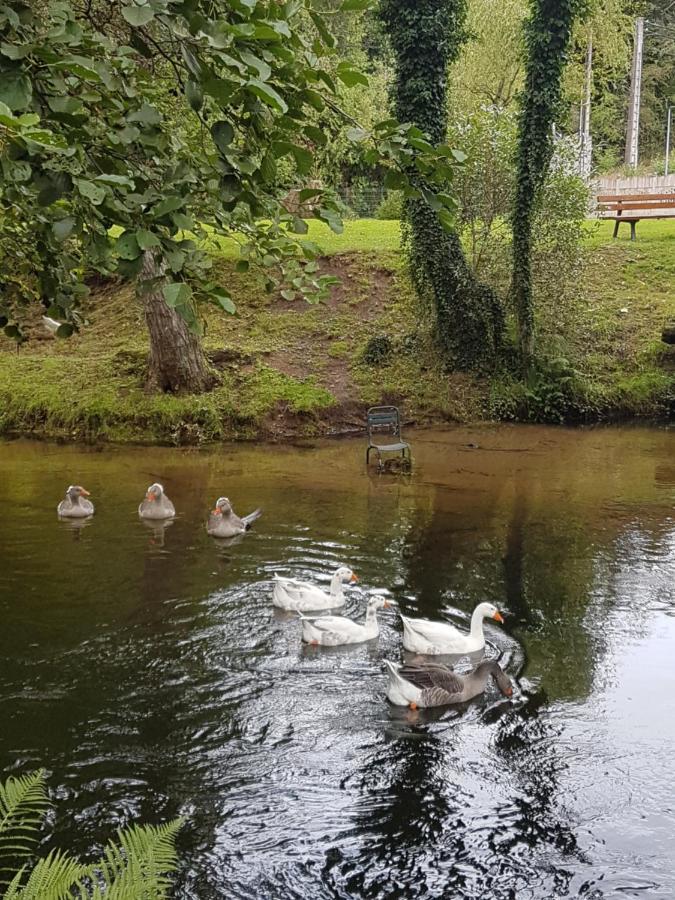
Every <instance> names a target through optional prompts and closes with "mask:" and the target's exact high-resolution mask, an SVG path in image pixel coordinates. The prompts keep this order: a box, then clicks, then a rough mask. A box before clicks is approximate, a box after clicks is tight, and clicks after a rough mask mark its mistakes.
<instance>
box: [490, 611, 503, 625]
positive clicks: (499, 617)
mask: <svg viewBox="0 0 675 900" xmlns="http://www.w3.org/2000/svg"><path fill="white" fill-rule="evenodd" d="M492 618H493V619H494V620H495V622H501V623H502V625H503V624H504V619H503V618H502V614H501V613H500V612H499V611H497V612H496V613H495V614H494V616H493V617H492Z"/></svg>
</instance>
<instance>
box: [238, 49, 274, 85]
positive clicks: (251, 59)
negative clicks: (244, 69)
mask: <svg viewBox="0 0 675 900" xmlns="http://www.w3.org/2000/svg"><path fill="white" fill-rule="evenodd" d="M239 56H240V57H241V58H242V60H243V61H244V62H245V63H246V65H247V66H248V67H249V68H250V69H255V71H256V72H257V73H258V77H259V78H260V79H261V80H262V81H267V79H268V78H269V77H270V75H271V74H272V69H271V68H270V67H269V66H268V65H267V63H266V62H265V61H264V60H262V59H260V57H259V56H255V54H253V53H249V51H248V50H240V51H239Z"/></svg>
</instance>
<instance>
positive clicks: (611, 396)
mask: <svg viewBox="0 0 675 900" xmlns="http://www.w3.org/2000/svg"><path fill="white" fill-rule="evenodd" d="M610 227H611V226H610V225H609V224H603V225H601V226H599V227H598V228H593V229H592V230H591V231H590V233H589V238H588V242H589V247H590V249H591V258H590V261H589V265H588V266H587V270H586V279H585V283H584V285H583V286H580V291H581V292H582V295H583V300H584V305H583V310H584V312H583V317H584V319H583V322H582V324H581V327H580V330H579V335H578V341H577V342H578V343H579V345H580V346H577V347H573V346H571V344H572V343H574V342H573V341H570V347H569V351H570V352H569V353H568V354H565V357H564V358H560V359H555V360H551V361H548V362H546V363H545V364H543V365H542V366H541V367H540V370H539V371H537V372H535V373H533V374H532V376H531V378H530V379H529V381H528V382H527V383H522V382H519V381H517V380H515V379H514V378H513V377H512V376H509V375H508V374H501V375H499V376H494V377H493V378H491V379H489V378H485V379H478V378H474V377H471V376H467V375H462V374H458V373H449V374H448V373H447V372H445V371H444V370H443V367H442V365H441V363H440V361H439V359H438V356H437V354H436V351H435V349H434V347H433V345H432V342H431V341H430V339H429V336H428V332H427V329H426V326H425V324H424V322H420V320H419V313H418V309H417V306H416V303H415V302H414V298H413V295H412V290H411V288H410V284H409V282H408V280H407V278H406V276H405V274H404V272H403V271H402V268H401V255H400V253H399V252H398V241H399V230H398V223H394V222H380V221H360V222H352V223H348V224H347V227H346V229H345V233H344V234H343V235H341V236H335V235H332V233H331V232H329V231H328V230H327V229H323V228H322V227H321V226H316V225H313V226H312V234H311V237H312V238H313V239H315V240H318V242H319V243H320V244H321V245H322V247H323V248H324V251H325V253H326V256H325V258H324V260H323V267H324V269H325V270H326V271H327V272H330V273H331V274H337V275H339V277H340V278H341V282H342V283H341V284H340V285H339V286H337V287H336V288H335V289H334V290H333V293H332V295H331V298H330V300H329V301H328V302H327V303H326V304H322V305H321V306H309V305H308V304H306V303H305V302H304V301H302V300H295V301H291V302H289V301H285V300H283V299H281V298H279V297H275V296H270V295H267V294H265V292H264V290H263V289H262V284H261V279H260V278H259V277H257V276H256V275H251V274H248V275H242V274H238V273H235V272H234V259H233V254H232V252H231V248H229V247H228V246H227V245H225V246H223V248H222V251H221V252H220V253H219V254H218V258H217V260H216V265H215V270H216V273H217V276H218V278H219V279H220V280H221V281H222V283H223V284H226V285H227V286H228V288H229V289H230V290H231V291H232V294H233V297H234V298H235V301H236V303H237V310H238V312H237V315H236V316H235V317H226V316H224V315H221V314H216V313H213V314H209V315H208V319H207V332H206V339H205V344H206V347H207V350H208V351H209V352H210V353H211V355H212V359H213V363H214V366H215V367H216V368H217V369H218V371H219V375H220V379H221V383H220V385H219V387H218V388H216V389H215V390H214V391H212V392H210V393H208V394H204V395H200V396H186V397H174V396H167V395H151V394H146V393H145V392H144V390H143V386H142V385H143V370H144V360H145V355H146V352H147V343H146V337H145V329H144V326H143V322H142V315H141V310H140V308H139V307H138V306H137V304H136V302H135V300H134V298H133V294H132V292H131V290H130V289H129V288H128V287H119V286H115V285H107V286H105V287H104V288H102V289H99V290H96V291H93V292H92V296H91V298H90V301H89V303H88V306H87V310H86V314H87V318H88V323H87V325H86V326H85V327H83V329H82V331H81V332H80V334H79V335H76V336H75V337H73V338H71V339H70V340H68V341H62V340H54V339H53V338H51V337H49V336H48V335H47V334H46V333H44V332H43V329H42V326H41V324H40V321H39V312H38V311H37V310H36V311H35V321H34V323H33V326H32V328H31V330H30V340H29V342H28V343H27V344H26V345H24V346H23V347H22V348H21V350H20V352H16V351H15V348H14V347H13V345H12V344H11V343H10V342H9V341H7V340H6V339H5V340H3V341H2V342H1V343H0V433H23V434H35V435H39V436H45V437H64V438H68V439H74V440H96V439H102V440H110V441H138V442H148V443H153V442H162V443H200V442H206V441H213V440H223V439H232V438H252V437H256V436H259V435H265V436H266V437H285V436H289V435H310V434H316V433H326V432H328V433H330V432H336V431H344V430H349V429H353V428H355V427H358V426H359V425H360V423H361V422H362V419H363V410H364V409H365V407H366V406H368V405H371V404H374V403H378V402H382V401H394V402H397V403H399V404H401V405H402V406H403V407H404V409H405V412H406V416H407V417H408V418H411V419H413V420H415V421H417V422H420V423H423V422H434V421H439V420H454V421H468V420H477V419H483V418H508V419H524V420H529V421H565V420H568V421H569V420H583V419H587V420H588V419H591V420H592V419H599V418H617V417H634V416H645V417H659V416H663V415H664V414H666V413H667V412H668V411H669V410H670V409H671V408H672V406H673V397H674V395H675V348H672V347H666V345H664V344H662V343H661V342H660V340H659V336H660V332H661V328H662V326H663V325H664V324H665V323H666V322H667V321H669V320H674V319H675V222H668V221H666V222H641V223H640V225H639V226H638V232H639V241H638V242H637V243H635V244H631V243H630V242H628V241H627V240H625V239H620V240H619V241H612V240H611V236H610V235H611V232H610ZM378 338H386V339H387V340H386V341H381V342H380V344H379V345H377V346H380V347H384V348H387V347H389V348H390V349H389V352H384V353H383V354H380V355H378V354H376V355H375V357H372V356H370V355H369V354H368V353H365V351H366V348H367V347H368V346H369V342H372V341H373V340H375V341H376V342H377V339H378ZM364 353H365V357H364ZM366 359H370V362H366Z"/></svg>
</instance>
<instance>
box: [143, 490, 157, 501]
mask: <svg viewBox="0 0 675 900" xmlns="http://www.w3.org/2000/svg"><path fill="white" fill-rule="evenodd" d="M145 499H146V500H154V499H155V495H154V494H151V493H150V491H148V493H147V494H146V495H145Z"/></svg>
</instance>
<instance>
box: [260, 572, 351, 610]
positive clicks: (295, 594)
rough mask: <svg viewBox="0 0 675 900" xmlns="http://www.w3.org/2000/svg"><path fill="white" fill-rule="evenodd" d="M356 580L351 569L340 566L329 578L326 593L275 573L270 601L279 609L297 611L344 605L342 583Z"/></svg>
mask: <svg viewBox="0 0 675 900" xmlns="http://www.w3.org/2000/svg"><path fill="white" fill-rule="evenodd" d="M358 580H359V579H358V578H357V577H356V575H355V574H354V573H353V572H352V570H351V569H348V568H347V567H346V566H340V568H339V569H337V570H336V571H335V574H334V575H333V577H332V578H331V581H330V591H329V592H328V593H326V591H322V590H321V588H318V587H316V586H315V585H313V584H308V583H307V582H306V581H293V579H292V578H280V577H279V576H278V575H276V574H275V576H274V592H273V594H272V603H273V604H274V605H275V606H278V607H279V608H280V609H293V610H297V611H298V612H304V611H305V610H308V609H312V610H314V609H335V608H336V607H338V606H344V602H345V595H344V591H343V589H342V585H343V584H347V583H349V582H354V581H358Z"/></svg>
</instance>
